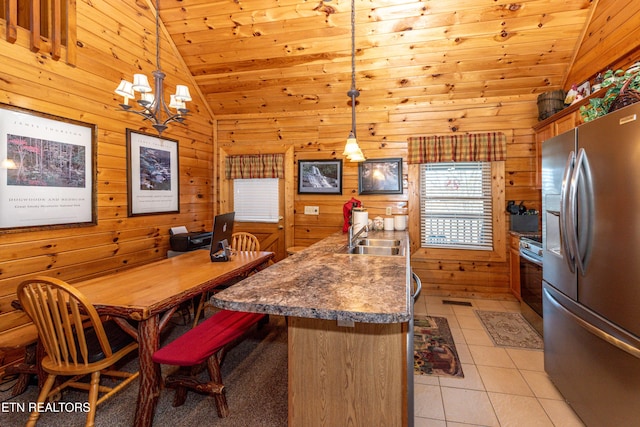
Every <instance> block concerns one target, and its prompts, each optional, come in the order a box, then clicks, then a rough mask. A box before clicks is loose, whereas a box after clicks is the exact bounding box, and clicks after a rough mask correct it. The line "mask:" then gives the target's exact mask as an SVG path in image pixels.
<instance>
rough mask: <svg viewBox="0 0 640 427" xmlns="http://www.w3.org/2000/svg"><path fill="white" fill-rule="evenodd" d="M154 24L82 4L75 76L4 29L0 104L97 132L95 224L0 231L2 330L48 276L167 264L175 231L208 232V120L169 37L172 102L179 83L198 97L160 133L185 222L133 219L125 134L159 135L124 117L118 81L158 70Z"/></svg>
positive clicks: (146, 16) (142, 14) (134, 12)
mask: <svg viewBox="0 0 640 427" xmlns="http://www.w3.org/2000/svg"><path fill="white" fill-rule="evenodd" d="M154 16H155V15H154V12H153V11H152V9H150V3H148V2H146V1H139V0H138V1H135V0H126V1H123V0H104V1H98V2H92V1H78V2H77V40H78V41H77V60H76V66H75V67H74V66H70V65H68V64H66V63H65V61H55V60H53V59H52V58H51V56H50V55H47V54H45V53H42V52H40V53H33V52H31V51H30V49H29V34H28V33H27V32H26V31H25V30H23V29H21V28H18V30H19V31H18V37H17V40H16V42H15V43H9V42H7V41H5V40H4V34H5V28H4V27H2V25H4V21H2V20H0V22H2V23H1V24H0V34H2V36H1V38H0V64H2V65H0V102H2V103H5V104H12V105H16V106H20V107H24V108H28V109H31V110H36V111H41V112H46V113H50V114H54V115H57V116H61V117H66V118H71V119H75V120H80V121H83V122H88V123H94V124H96V125H97V132H98V135H97V139H98V146H97V207H96V209H97V219H98V224H97V225H96V226H89V227H80V228H61V229H55V230H46V229H43V230H36V231H16V232H12V231H6V230H2V231H0V330H4V329H7V328H11V327H17V326H18V325H20V324H22V323H24V322H25V321H26V320H27V319H26V316H25V315H24V314H23V313H22V312H16V311H13V309H12V307H11V305H10V303H11V300H13V299H15V290H16V286H17V285H18V283H20V282H21V281H22V280H23V279H26V278H28V277H32V276H34V275H38V274H45V275H48V276H55V277H58V278H60V279H63V280H66V281H69V282H72V283H73V282H75V281H79V280H82V279H86V278H89V277H93V276H98V275H103V274H105V273H109V272H113V271H117V270H120V269H123V268H128V267H131V266H135V265H139V264H145V263H148V262H151V261H155V260H158V259H161V258H164V257H165V256H166V252H167V249H168V247H169V228H170V227H172V226H176V225H185V226H187V228H188V229H189V230H201V229H210V227H211V224H212V217H213V205H214V195H213V176H214V169H213V168H214V161H213V155H214V150H213V127H212V123H213V122H212V117H211V115H210V113H209V111H208V109H207V106H206V104H205V103H204V102H203V100H202V97H201V96H199V92H198V91H197V90H195V85H194V84H193V81H192V78H191V76H190V74H189V73H188V71H186V68H185V67H184V66H183V64H182V62H181V59H180V58H179V57H176V55H175V51H174V49H173V48H172V45H171V44H170V43H169V41H168V39H167V38H166V37H164V36H163V38H162V41H161V50H162V51H161V58H162V69H163V71H164V72H165V73H166V74H167V77H166V79H165V87H166V90H165V92H166V93H167V95H166V96H168V94H169V93H173V91H174V89H175V85H176V84H179V83H181V82H182V83H184V84H187V85H188V86H189V87H190V89H191V94H192V97H193V98H194V101H193V102H191V103H189V105H188V107H189V108H190V109H191V110H192V111H193V113H192V115H191V116H190V117H189V118H188V120H187V121H186V123H187V124H186V126H181V125H170V127H169V129H168V130H167V131H165V133H164V136H166V137H167V138H172V139H177V140H179V154H180V158H179V163H180V176H181V177H180V193H181V194H180V213H179V214H171V215H152V216H139V217H131V218H128V217H127V174H126V163H127V162H126V131H125V130H126V128H131V129H134V130H138V131H143V132H148V133H150V134H155V135H157V133H156V132H155V131H154V129H152V128H151V127H150V125H149V124H148V122H143V121H142V119H141V118H140V117H139V116H135V115H133V114H128V113H124V112H120V111H118V109H119V107H118V104H119V103H120V102H122V99H121V98H120V97H119V96H117V95H116V94H115V93H114V89H115V88H116V86H117V85H118V83H119V82H120V79H122V78H127V79H129V80H131V79H132V77H133V74H134V73H137V72H141V73H144V74H146V75H147V76H149V77H150V76H151V72H152V71H153V70H155V69H156V64H155V62H156V61H155V46H156V44H155V18H154ZM161 34H162V32H161ZM43 136H44V137H46V135H43ZM132 286H135V284H132ZM1 339H2V336H1V335H0V341H1ZM0 344H1V343H0ZM5 356H7V357H5ZM10 360H11V357H10V355H6V354H5V353H2V352H0V366H2V365H3V364H6V363H8V362H9V361H10Z"/></svg>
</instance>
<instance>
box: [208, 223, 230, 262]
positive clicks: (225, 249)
mask: <svg viewBox="0 0 640 427" xmlns="http://www.w3.org/2000/svg"><path fill="white" fill-rule="evenodd" d="M235 216H236V213H235V212H229V213H226V214H221V215H216V216H215V218H214V219H213V235H212V236H211V249H210V256H211V261H213V262H217V261H229V258H230V257H231V250H230V249H229V245H230V244H231V235H232V234H233V220H234V218H235Z"/></svg>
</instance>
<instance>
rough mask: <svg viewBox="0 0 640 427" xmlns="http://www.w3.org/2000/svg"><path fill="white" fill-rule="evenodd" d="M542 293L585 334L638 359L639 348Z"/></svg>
mask: <svg viewBox="0 0 640 427" xmlns="http://www.w3.org/2000/svg"><path fill="white" fill-rule="evenodd" d="M542 292H543V293H544V294H545V301H549V302H550V303H551V304H552V305H553V306H554V307H555V308H557V309H558V310H560V311H562V312H563V313H564V314H565V315H566V316H569V317H570V318H571V319H573V321H574V322H576V323H577V324H578V325H580V327H582V328H583V329H585V330H586V331H587V332H589V333H591V334H593V335H595V336H596V337H598V338H599V339H601V340H603V341H606V342H608V343H609V344H611V345H613V346H615V347H617V348H619V349H620V350H622V351H624V352H626V353H628V354H630V355H631V356H633V357H635V358H637V359H640V348H637V347H634V346H632V345H630V344H629V343H627V342H624V341H622V340H621V339H618V338H617V337H614V336H613V335H611V334H608V333H607V332H605V331H603V330H601V329H599V328H597V327H596V326H594V325H592V324H591V323H589V322H587V321H586V320H584V319H582V318H581V317H578V316H577V315H575V314H574V313H572V312H571V311H570V310H568V309H567V308H566V307H564V306H563V305H562V304H561V303H560V302H559V301H558V300H556V299H555V297H554V296H553V295H551V294H550V293H549V291H548V290H547V289H543V290H542Z"/></svg>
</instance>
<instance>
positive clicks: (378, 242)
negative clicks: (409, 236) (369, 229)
mask: <svg viewBox="0 0 640 427" xmlns="http://www.w3.org/2000/svg"><path fill="white" fill-rule="evenodd" d="M358 245H359V246H381V247H389V246H400V240H391V239H363V240H360V241H359V242H358Z"/></svg>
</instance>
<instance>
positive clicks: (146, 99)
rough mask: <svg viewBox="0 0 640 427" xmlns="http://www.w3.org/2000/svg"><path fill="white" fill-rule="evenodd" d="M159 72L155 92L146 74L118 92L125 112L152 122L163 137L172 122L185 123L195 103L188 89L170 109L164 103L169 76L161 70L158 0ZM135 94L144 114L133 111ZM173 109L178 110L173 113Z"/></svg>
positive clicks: (155, 74)
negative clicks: (132, 104)
mask: <svg viewBox="0 0 640 427" xmlns="http://www.w3.org/2000/svg"><path fill="white" fill-rule="evenodd" d="M156 68H157V69H156V70H155V71H154V72H153V73H152V75H153V80H154V84H155V89H152V88H151V86H149V80H147V76H146V75H144V74H134V75H133V83H131V82H129V81H127V80H122V81H121V82H120V84H119V85H118V88H117V89H116V90H115V92H116V93H117V94H118V95H120V96H122V97H124V102H123V103H122V104H120V108H122V110H123V111H128V112H130V113H134V114H138V115H140V116H142V117H143V118H144V120H149V121H150V122H151V126H153V127H154V128H155V130H157V131H158V134H162V132H163V131H164V130H166V129H167V127H168V126H167V124H169V123H171V122H178V123H182V122H183V121H184V118H185V116H186V115H187V114H188V113H189V110H188V109H187V107H186V102H188V101H191V95H190V94H189V88H188V87H187V86H185V85H177V86H176V93H175V94H173V95H171V100H170V102H169V106H167V104H166V103H165V101H164V78H165V76H166V75H165V73H163V72H162V69H161V68H160V0H156ZM135 92H139V93H140V99H138V100H137V103H138V105H140V106H141V107H142V109H141V110H133V109H132V107H131V105H129V99H135ZM169 108H173V109H175V112H172V111H171V110H170V109H169Z"/></svg>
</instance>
